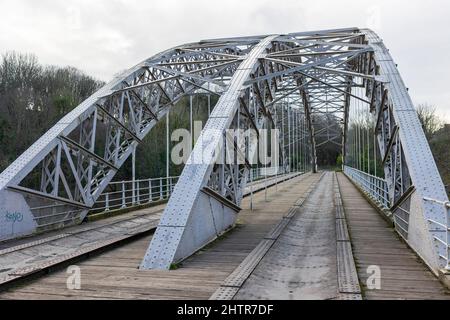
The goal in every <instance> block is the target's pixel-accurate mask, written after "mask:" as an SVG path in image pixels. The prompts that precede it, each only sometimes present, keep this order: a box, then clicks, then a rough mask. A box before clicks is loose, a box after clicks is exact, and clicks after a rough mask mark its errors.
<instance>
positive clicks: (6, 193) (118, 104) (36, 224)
mask: <svg viewBox="0 0 450 320" xmlns="http://www.w3.org/2000/svg"><path fill="white" fill-rule="evenodd" d="M256 43H257V42H255V41H253V42H252V41H248V42H246V43H245V44H242V43H239V44H238V45H239V46H237V44H236V43H234V44H233V43H225V44H222V45H218V44H216V45H214V46H211V47H209V46H208V45H206V44H201V43H191V44H186V45H182V46H179V47H176V48H173V49H170V50H167V51H164V52H162V53H160V54H158V55H156V56H154V57H152V58H150V59H148V60H145V61H143V62H142V63H140V64H138V65H136V66H135V67H133V68H131V69H130V70H127V71H125V72H123V73H122V74H121V75H119V76H117V77H116V78H115V79H114V80H113V81H111V82H110V83H108V84H107V85H105V86H104V87H103V88H101V89H100V90H99V91H98V92H96V93H95V94H93V95H92V96H91V97H90V98H88V99H87V100H86V101H84V102H83V103H82V104H81V105H79V106H78V107H76V108H75V109H74V110H73V111H72V112H70V113H69V114H68V115H66V116H65V117H64V118H62V119H61V120H60V121H59V122H58V123H57V124H56V125H55V126H54V127H52V128H51V129H50V130H49V131H48V132H47V133H46V134H44V135H43V136H42V137H41V138H40V139H39V140H38V141H37V142H35V143H34V144H33V145H32V146H31V147H30V148H29V149H28V150H27V151H25V152H24V153H23V154H22V155H21V156H20V157H19V158H17V160H16V161H14V162H13V163H12V164H11V165H10V166H9V167H8V168H7V169H6V170H5V171H4V172H2V173H1V174H0V223H1V229H0V240H6V239H10V238H15V237H18V236H23V235H27V234H31V233H34V232H40V231H46V230H49V229H55V228H60V227H63V226H66V225H69V224H72V223H76V222H80V221H82V220H83V219H84V217H85V215H86V214H87V212H88V210H89V208H91V207H92V206H93V204H94V203H95V200H96V199H97V198H98V197H99V196H100V194H101V193H102V191H103V190H104V188H105V187H106V186H107V185H108V183H109V182H110V181H111V179H112V178H113V177H114V175H115V174H116V172H117V170H118V169H119V168H120V167H121V166H122V164H123V163H124V162H125V160H126V159H127V158H128V157H129V155H130V154H131V153H132V151H133V149H134V148H135V146H136V145H137V144H139V143H140V141H142V139H143V138H144V137H145V136H146V135H147V134H148V132H149V131H150V130H151V129H152V128H153V126H154V125H155V124H156V123H157V122H158V121H159V119H161V118H162V117H163V116H164V115H165V114H166V113H167V112H168V111H169V109H170V108H171V107H172V106H173V104H174V103H176V102H177V101H179V100H180V99H181V98H182V97H183V96H185V95H186V94H189V93H191V92H195V91H204V92H210V93H215V94H220V92H222V91H223V90H224V89H223V88H224V87H226V86H227V85H228V81H229V80H228V79H229V78H230V76H231V75H232V74H233V73H234V72H235V70H236V68H237V66H238V65H239V64H240V63H241V61H242V56H243V55H245V54H246V53H247V51H248V50H249V49H250V48H251V47H252V46H253V45H255V44H256ZM207 83H209V84H211V87H213V89H212V90H210V89H208V87H207V86H206V84H207ZM30 177H31V178H34V179H36V177H38V178H39V180H40V183H39V185H37V186H36V183H34V184H32V183H30V181H28V179H29V178H30ZM11 212H17V213H20V216H21V217H22V218H21V223H20V224H17V223H16V224H15V222H11V221H9V220H8V218H7V216H8V213H11Z"/></svg>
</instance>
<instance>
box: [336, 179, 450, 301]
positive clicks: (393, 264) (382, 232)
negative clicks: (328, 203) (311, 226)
mask: <svg viewBox="0 0 450 320" xmlns="http://www.w3.org/2000/svg"><path fill="white" fill-rule="evenodd" d="M338 182H339V185H340V188H341V194H342V202H343V205H344V209H345V213H346V217H347V224H348V230H349V233H350V238H351V239H352V247H353V255H354V257H355V262H356V268H357V271H358V276H359V279H360V282H361V285H362V286H363V288H364V290H363V292H364V298H365V299H449V298H450V296H449V292H448V290H447V289H445V288H444V286H443V285H442V284H441V283H440V282H439V281H438V280H437V279H436V278H435V277H434V275H433V274H432V273H431V272H430V271H429V269H428V268H427V267H426V266H425V265H424V264H423V263H422V261H421V260H420V259H419V257H418V256H417V255H416V254H415V253H414V252H413V251H412V250H411V249H410V248H409V247H408V246H407V245H406V244H405V243H404V242H403V241H402V240H400V237H399V236H398V235H397V234H396V233H395V231H394V229H393V227H392V226H391V225H389V224H388V223H387V222H386V221H385V220H384V219H383V217H381V215H380V214H379V213H378V212H377V211H376V210H375V209H374V208H373V207H372V206H371V205H370V204H369V203H368V202H367V201H366V200H365V199H364V197H363V196H362V195H361V193H360V192H359V191H358V190H357V189H356V188H355V186H354V185H353V184H352V183H351V182H350V181H349V180H348V178H347V177H346V176H344V175H343V174H339V175H338ZM373 265H377V266H379V267H380V270H381V289H380V290H369V289H368V288H367V285H366V281H367V279H368V277H369V276H370V274H368V273H367V268H368V267H369V266H373Z"/></svg>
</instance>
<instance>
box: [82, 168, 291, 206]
mask: <svg viewBox="0 0 450 320" xmlns="http://www.w3.org/2000/svg"><path fill="white" fill-rule="evenodd" d="M284 171H285V170H284V168H282V167H279V168H268V169H266V168H252V169H251V171H250V172H249V177H248V181H249V182H255V181H260V180H262V179H265V178H267V179H271V178H273V177H274V176H276V175H283V174H286V173H287V172H284ZM178 179H179V176H173V177H160V178H150V179H140V180H127V181H115V182H111V183H110V184H109V185H108V187H107V188H106V189H105V190H107V191H104V192H103V193H102V194H101V195H100V197H99V198H98V200H97V201H96V203H95V206H94V208H92V210H91V213H100V212H105V211H111V210H117V209H124V208H129V207H136V206H140V205H146V204H151V203H154V202H159V201H164V200H167V199H169V197H170V196H171V194H172V192H173V189H174V187H175V185H176V183H177V182H178Z"/></svg>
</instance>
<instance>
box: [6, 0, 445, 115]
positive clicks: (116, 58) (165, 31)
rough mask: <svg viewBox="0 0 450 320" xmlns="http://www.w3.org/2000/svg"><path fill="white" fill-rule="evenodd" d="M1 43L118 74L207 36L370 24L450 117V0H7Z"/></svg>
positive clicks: (409, 81) (101, 75)
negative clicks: (168, 50) (160, 53)
mask: <svg viewBox="0 0 450 320" xmlns="http://www.w3.org/2000/svg"><path fill="white" fill-rule="evenodd" d="M0 13H1V18H0V52H1V53H4V52H5V51H9V50H15V51H20V52H28V53H34V54H36V55H37V56H38V58H39V60H40V61H41V62H42V63H45V64H55V65H61V66H63V65H71V66H74V67H77V68H79V69H81V70H83V71H85V72H86V73H88V74H91V75H93V76H95V77H97V78H98V79H101V80H105V81H108V80H109V79H111V77H112V76H113V75H114V74H115V73H117V72H119V71H121V70H123V69H126V68H129V67H131V66H133V65H135V64H136V63H138V62H140V61H141V60H143V59H145V58H147V57H149V56H151V55H153V54H155V53H157V52H159V51H162V50H164V49H167V48H169V47H172V46H175V45H178V44H181V43H185V42H191V41H196V40H200V39H206V38H215V37H226V36H240V35H252V34H265V33H271V34H273V33H288V32H295V31H306V30H319V29H328V28H342V27H370V28H372V29H374V30H375V31H376V32H377V33H378V34H379V35H380V36H381V37H382V38H383V39H384V42H385V44H386V45H387V47H388V48H389V49H390V50H391V54H392V55H393V57H394V60H395V61H396V63H398V65H399V69H400V72H401V74H402V76H403V79H404V80H405V83H406V85H407V86H408V87H409V88H410V91H409V92H410V94H411V95H412V98H413V100H414V102H415V103H416V104H418V103H424V102H427V103H430V104H434V105H436V106H437V107H438V112H439V114H440V115H442V117H445V119H446V121H447V122H450V91H449V89H448V86H449V85H450V59H448V58H447V57H448V56H449V54H450V2H449V1H448V0H428V1H424V0H409V1H406V0H403V1H394V0H381V1H380V0H377V1H374V0H368V1H366V0H358V1H356V0H353V1H336V0H334V1H333V0H330V1H327V0H312V1H309V0H252V1H250V0H221V1H214V0H209V1H207V0H204V1H203V0H184V1H183V0H159V1H153V0H147V1H144V0H64V1H63V0H38V1H36V0H0Z"/></svg>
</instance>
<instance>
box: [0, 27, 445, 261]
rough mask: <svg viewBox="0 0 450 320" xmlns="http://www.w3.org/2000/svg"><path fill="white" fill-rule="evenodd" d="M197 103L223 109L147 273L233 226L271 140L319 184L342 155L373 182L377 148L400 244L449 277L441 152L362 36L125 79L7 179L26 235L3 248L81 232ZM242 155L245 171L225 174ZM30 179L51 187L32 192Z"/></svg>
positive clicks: (217, 48) (181, 52)
mask: <svg viewBox="0 0 450 320" xmlns="http://www.w3.org/2000/svg"><path fill="white" fill-rule="evenodd" d="M195 94H207V95H215V96H217V97H218V102H217V104H216V105H215V107H214V110H213V111H212V113H211V114H210V117H209V119H208V122H207V123H206V125H205V127H204V128H203V131H202V133H201V134H200V137H199V138H198V139H197V143H196V144H195V147H194V149H193V150H192V153H191V155H190V157H189V160H188V162H187V164H186V165H185V167H184V170H183V173H182V175H181V176H180V178H179V180H178V182H177V184H176V186H175V189H174V191H173V194H172V196H171V198H170V200H169V203H168V205H167V207H166V209H165V212H164V215H163V217H162V219H161V221H160V224H159V227H158V229H157V231H156V233H155V236H154V238H153V240H152V243H151V245H150V246H149V249H148V251H147V254H146V256H145V258H144V260H143V263H142V268H168V267H169V266H170V265H171V264H172V263H174V262H178V261H180V260H182V259H184V258H186V257H187V256H189V255H191V254H192V253H193V252H195V251H196V250H198V249H200V248H201V247H202V246H204V245H205V244H207V243H208V242H210V241H211V240H213V239H214V238H216V237H217V236H219V235H220V234H222V233H223V232H224V231H225V230H227V229H228V228H229V227H231V226H233V225H234V223H235V221H236V214H237V212H238V211H239V205H240V202H241V200H242V196H243V192H242V190H243V189H244V188H245V185H246V182H247V181H248V179H247V177H248V175H249V171H250V169H251V164H250V160H251V159H252V158H253V157H254V156H255V153H257V149H258V148H254V147H253V148H249V149H248V150H250V151H248V152H245V153H242V152H241V150H242V149H246V148H243V145H244V144H249V143H250V144H255V143H257V141H258V140H260V139H263V138H264V137H262V136H260V135H259V134H258V132H259V131H258V130H260V129H278V130H279V131H280V132H281V134H279V135H278V136H276V139H277V140H278V145H279V149H277V150H276V151H277V152H276V153H275V157H276V158H277V162H278V163H279V167H282V168H283V170H284V172H286V171H290V170H291V169H292V167H293V166H298V163H299V157H298V156H296V155H301V159H302V161H304V159H308V166H306V165H304V166H303V168H306V167H309V168H311V170H312V171H317V151H318V150H321V148H323V147H324V146H327V145H329V144H332V145H337V146H340V147H341V148H342V154H343V157H344V163H345V165H346V168H350V167H353V169H358V170H359V169H361V168H367V169H368V170H367V171H370V170H369V169H370V162H369V161H368V162H367V165H365V164H364V159H362V157H361V155H362V154H363V153H364V152H366V149H364V148H361V145H364V141H366V143H367V142H368V141H372V140H374V139H375V140H376V141H375V143H374V144H373V147H374V149H375V148H376V149H377V150H376V151H373V152H372V149H371V148H370V144H369V147H368V148H367V150H368V151H367V154H368V155H370V153H371V152H372V154H373V155H377V154H379V159H378V162H379V165H381V167H382V171H383V172H382V173H381V172H379V174H380V175H381V174H382V175H383V178H384V179H385V181H386V186H387V189H388V190H387V191H388V197H389V199H388V201H387V202H385V203H384V204H385V206H387V207H389V209H390V210H391V211H392V212H393V215H394V216H395V221H396V223H397V229H398V231H399V233H400V234H401V235H402V236H403V237H404V238H405V239H406V240H407V241H408V243H410V245H411V246H412V247H413V248H414V249H416V251H417V252H419V253H420V255H421V256H422V257H423V258H424V260H425V261H426V262H427V263H428V264H429V265H430V266H431V267H432V268H439V267H442V266H447V265H448V246H447V243H448V241H447V240H446V239H447V237H448V230H447V228H443V227H442V226H443V225H445V226H446V225H447V218H448V217H447V215H448V212H447V211H446V209H445V208H444V207H442V206H440V205H439V204H438V203H434V202H431V201H427V200H425V199H427V198H429V197H432V198H435V199H438V200H439V201H443V202H445V201H448V200H447V198H446V194H445V190H444V187H443V185H442V181H441V179H440V177H439V174H438V172H437V169H436V165H435V163H434V160H433V158H432V155H431V152H430V149H429V146H428V144H427V142H426V139H425V136H424V134H423V131H422V129H421V126H420V123H419V121H418V119H417V116H416V113H415V111H414V108H413V105H412V102H411V99H410V97H409V95H408V93H407V90H406V88H405V86H404V84H403V81H402V79H401V77H400V75H399V73H398V70H397V68H396V65H395V63H394V62H393V60H392V57H391V56H390V54H389V52H388V50H387V49H386V47H385V46H384V44H383V43H382V41H381V39H380V38H379V37H378V36H377V35H376V34H375V33H373V32H372V31H370V30H367V29H358V28H346V29H336V30H324V31H312V32H299V33H291V34H283V35H261V36H251V37H238V38H224V39H209V40H203V41H199V42H196V43H190V44H184V45H180V46H178V47H175V48H172V49H169V50H167V51H164V52H162V53H159V54H157V55H155V56H153V57H151V58H149V59H147V60H145V61H143V62H141V63H139V64H138V65H136V66H134V67H133V68H131V69H129V70H127V71H125V72H123V73H122V74H120V75H118V76H117V77H115V78H114V79H113V80H112V81H111V82H110V83H108V84H107V85H106V86H105V87H103V88H102V89H100V90H99V91H98V92H97V93H95V94H94V95H93V96H91V97H90V98H89V99H87V100H86V101H84V102H83V103H82V104H81V105H79V106H78V107H77V108H75V109H74V110H73V111H72V112H70V113H69V114H68V115H67V116H65V117H64V118H63V119H61V120H60V121H59V122H58V123H57V124H56V125H55V126H54V127H53V128H51V129H50V130H49V131H48V132H47V133H46V134H45V135H43V136H42V137H41V138H40V139H39V140H38V141H36V143H35V144H33V145H32V146H31V147H30V148H29V149H28V150H27V151H26V152H25V153H23V154H22V155H21V156H20V157H19V158H18V159H17V160H16V161H14V162H13V163H12V164H11V165H10V166H9V167H8V168H7V169H6V170H5V171H4V172H3V173H2V174H1V175H0V195H1V196H0V204H1V210H3V211H4V212H10V211H20V212H22V213H23V215H24V220H23V223H22V224H21V225H20V226H17V227H16V228H12V229H11V228H8V227H4V228H3V227H2V229H1V233H0V239H9V238H14V237H17V236H21V235H26V234H31V233H33V232H36V231H44V230H48V229H55V228H60V227H63V226H66V225H70V224H73V223H77V222H80V221H82V220H83V219H84V218H85V216H86V214H87V213H88V211H89V209H90V208H92V206H93V205H94V203H95V201H96V200H97V199H98V198H99V196H100V195H101V194H102V192H103V190H104V189H105V188H106V186H107V185H108V184H109V183H110V182H111V180H112V179H113V177H114V176H115V174H116V173H117V171H118V170H120V167H121V166H122V165H123V164H124V162H125V161H126V159H127V158H128V157H130V155H131V154H132V153H133V150H135V148H136V146H137V145H138V144H139V143H140V142H141V141H142V140H143V139H144V138H145V137H146V135H147V134H148V133H149V132H150V131H151V129H152V128H153V127H154V126H155V124H156V123H158V122H159V121H161V120H162V119H163V118H164V117H165V116H166V115H167V113H168V112H169V111H170V109H171V108H172V107H173V106H174V105H175V104H176V103H177V102H178V101H180V100H181V99H182V98H183V97H185V96H186V95H195ZM361 110H363V111H361ZM355 112H356V113H355ZM362 113H364V114H367V115H368V119H369V120H367V121H366V120H364V117H363V116H362ZM364 123H371V124H372V126H373V130H372V131H373V133H372V135H371V136H368V137H365V136H362V137H361V134H360V133H361V131H360V127H361V126H362V125H363V124H364ZM230 129H235V130H249V129H250V132H254V134H253V136H250V137H249V138H248V139H247V140H245V141H240V140H236V139H234V138H230V137H229V136H228V135H227V134H226V130H230ZM251 130H253V131H251ZM365 132H366V131H365ZM364 139H365V140H364ZM219 146H221V147H219ZM230 147H231V148H230ZM230 149H231V150H233V151H234V152H236V153H237V154H238V156H237V158H240V159H241V160H242V159H243V161H240V162H233V161H231V162H230V161H225V162H223V161H219V159H226V158H228V157H230V156H229V155H228V153H227V152H229V150H230ZM246 150H247V149H246ZM198 159H201V160H202V161H198ZM233 159H235V157H234V156H233ZM361 159H362V160H361ZM372 166H374V165H373V164H372ZM348 170H349V169H347V171H348ZM30 175H33V177H36V176H37V177H39V181H40V183H39V184H38V185H34V186H31V185H30V184H28V183H27V181H28V179H29V177H30ZM2 213H3V212H2Z"/></svg>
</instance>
